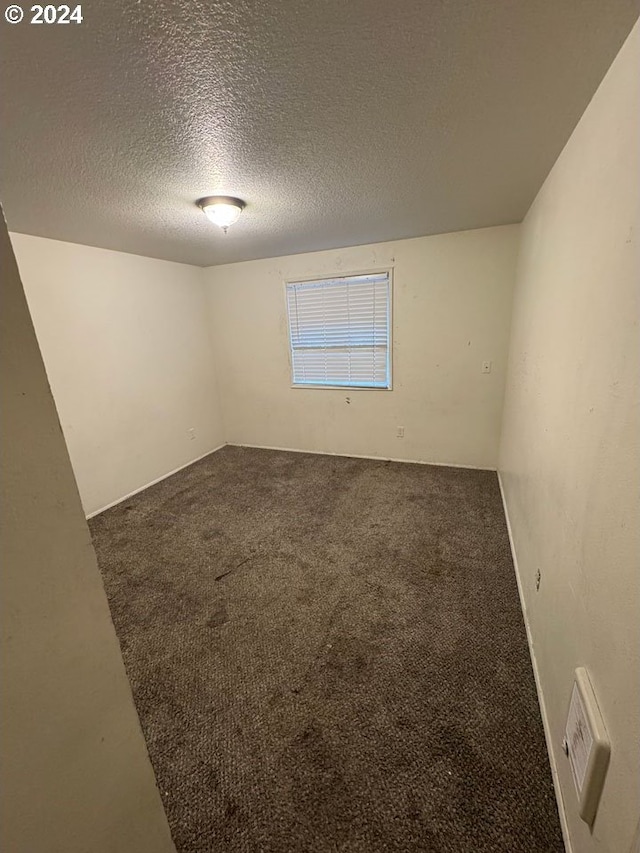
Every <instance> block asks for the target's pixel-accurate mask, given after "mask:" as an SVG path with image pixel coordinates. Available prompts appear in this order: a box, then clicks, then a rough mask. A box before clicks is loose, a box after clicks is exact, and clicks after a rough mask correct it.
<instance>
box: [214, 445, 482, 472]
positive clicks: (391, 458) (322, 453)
mask: <svg viewBox="0 0 640 853" xmlns="http://www.w3.org/2000/svg"><path fill="white" fill-rule="evenodd" d="M227 445H228V446H229V447H253V448H254V449H255V450H282V451H284V452H285V453H311V454H313V455H314V456H341V457H343V458H345V459H375V460H376V461H377V462H408V463H410V464H411V465H436V466H438V467H440V468H466V469H468V470H469V471H495V470H496V469H495V468H481V467H480V466H479V465H459V464H458V463H456V462H425V461H424V460H422V459H402V458H399V457H396V456H365V455H364V454H362V453H331V451H328V450H303V449H301V448H300V447H272V446H270V445H268V444H243V443H241V442H236V441H228V442H227Z"/></svg>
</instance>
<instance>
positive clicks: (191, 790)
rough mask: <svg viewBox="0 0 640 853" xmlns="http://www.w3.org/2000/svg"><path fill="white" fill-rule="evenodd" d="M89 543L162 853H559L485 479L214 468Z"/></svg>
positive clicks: (372, 468)
mask: <svg viewBox="0 0 640 853" xmlns="http://www.w3.org/2000/svg"><path fill="white" fill-rule="evenodd" d="M91 530H92V534H93V538H94V542H95V547H96V550H97V553H98V559H99V562H100V565H101V568H102V572H103V574H104V579H105V585H106V589H107V594H108V597H109V601H110V604H111V610H112V614H113V619H114V622H115V625H116V629H117V632H118V636H119V638H120V643H121V646H122V653H123V656H124V660H125V664H126V667H127V671H128V674H129V678H130V680H131V685H132V688H133V694H134V697H135V701H136V704H137V707H138V712H139V715H140V720H141V723H142V727H143V730H144V733H145V736H146V739H147V744H148V747H149V753H150V755H151V760H152V762H153V766H154V769H155V773H156V778H157V780H158V785H159V787H160V790H161V793H162V798H163V800H164V804H165V808H166V811H167V815H168V818H169V823H170V826H171V831H172V833H173V837H174V840H175V843H176V847H177V850H178V851H179V853H195V851H203V853H204V851H208V853H209V852H210V853H213V851H216V853H218V851H219V853H236V851H237V853H240V851H242V853H284V851H291V853H325V851H326V853H336V851H341V853H342V852H344V853H382V851H385V853H386V851H425V853H440V851H442V853H484V851H499V853H521V852H522V853H552V852H553V851H563V849H564V848H563V845H562V840H561V834H560V828H559V822H558V814H557V809H556V805H555V800H554V795H553V788H552V783H551V777H550V772H549V765H548V759H547V755H546V750H545V744H544V735H543V730H542V724H541V720H540V712H539V709H538V704H537V700H536V691H535V686H534V680H533V675H532V671H531V664H530V661H529V653H528V650H527V642H526V636H525V631H524V627H523V622H522V615H521V612H520V607H519V601H518V592H517V588H516V582H515V577H514V572H513V566H512V562H511V556H510V551H509V542H508V538H507V531H506V527H505V520H504V515H503V511H502V505H501V501H500V494H499V489H498V483H497V479H496V475H495V474H493V473H490V472H484V471H468V470H462V469H454V468H439V467H430V466H424V465H410V464H403V463H391V462H384V461H371V460H362V459H348V458H341V457H335V456H315V455H310V454H299V453H282V452H277V451H268V450H254V449H249V448H239V447H226V448H224V449H222V450H220V451H218V452H217V453H215V454H213V455H211V456H209V457H207V458H206V459H204V460H202V461H201V462H198V463H196V464H194V465H192V466H191V467H190V468H187V469H186V470H184V471H182V472H180V473H178V474H176V475H175V476H173V477H171V478H170V479H168V480H165V481H163V482H162V483H159V484H158V485H156V486H153V487H151V488H150V489H147V490H146V491H145V492H143V493H142V494H139V495H137V496H136V497H134V498H131V499H129V500H128V501H126V502H124V503H122V504H120V505H119V506H117V507H115V508H113V509H110V510H108V511H106V512H104V513H103V514H102V515H100V516H98V517H96V518H94V519H93V520H92V521H91Z"/></svg>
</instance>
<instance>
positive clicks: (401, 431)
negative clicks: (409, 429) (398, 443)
mask: <svg viewBox="0 0 640 853" xmlns="http://www.w3.org/2000/svg"><path fill="white" fill-rule="evenodd" d="M396 438H404V427H403V426H399V427H398V429H397V430H396Z"/></svg>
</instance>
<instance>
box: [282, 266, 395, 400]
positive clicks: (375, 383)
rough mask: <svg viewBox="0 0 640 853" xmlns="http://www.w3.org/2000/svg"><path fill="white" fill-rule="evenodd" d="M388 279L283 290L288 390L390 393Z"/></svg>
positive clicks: (377, 276)
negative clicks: (289, 371) (288, 354)
mask: <svg viewBox="0 0 640 853" xmlns="http://www.w3.org/2000/svg"><path fill="white" fill-rule="evenodd" d="M389 278H390V277H389V273H388V272H383V273H375V274H371V275H351V276H344V277H341V278H329V279H324V280H322V281H300V282H294V283H291V284H287V307H288V312H289V338H290V341H291V369H292V374H293V384H294V385H312V386H313V385H315V386H330V387H331V386H334V387H335V386H338V387H345V388H390V387H391V363H390V347H389V339H390V328H389V327H390V315H391V293H390V280H389Z"/></svg>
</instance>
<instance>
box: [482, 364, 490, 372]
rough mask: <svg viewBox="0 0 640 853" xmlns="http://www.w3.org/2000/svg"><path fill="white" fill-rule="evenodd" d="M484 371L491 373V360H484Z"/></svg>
mask: <svg viewBox="0 0 640 853" xmlns="http://www.w3.org/2000/svg"><path fill="white" fill-rule="evenodd" d="M482 372H483V373H491V362H490V361H483V362H482Z"/></svg>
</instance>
